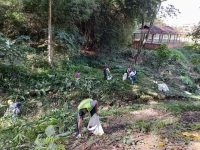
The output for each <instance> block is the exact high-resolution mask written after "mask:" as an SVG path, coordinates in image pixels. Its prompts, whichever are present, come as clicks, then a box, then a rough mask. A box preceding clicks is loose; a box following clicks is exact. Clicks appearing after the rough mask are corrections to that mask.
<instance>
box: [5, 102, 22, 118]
mask: <svg viewBox="0 0 200 150" xmlns="http://www.w3.org/2000/svg"><path fill="white" fill-rule="evenodd" d="M8 105H9V110H11V111H12V112H13V117H16V116H17V115H21V109H20V107H21V103H20V102H13V101H12V100H8Z"/></svg>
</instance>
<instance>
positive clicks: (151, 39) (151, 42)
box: [151, 34, 154, 43]
mask: <svg viewBox="0 0 200 150" xmlns="http://www.w3.org/2000/svg"><path fill="white" fill-rule="evenodd" d="M153 38H154V34H152V38H151V43H153Z"/></svg>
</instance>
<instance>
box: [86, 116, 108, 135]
mask: <svg viewBox="0 0 200 150" xmlns="http://www.w3.org/2000/svg"><path fill="white" fill-rule="evenodd" d="M87 129H88V130H89V131H91V132H92V133H93V134H95V135H102V134H103V133H104V131H103V128H102V126H101V123H100V120H99V116H97V114H94V115H93V116H92V117H91V118H90V120H89V123H88V126H87Z"/></svg>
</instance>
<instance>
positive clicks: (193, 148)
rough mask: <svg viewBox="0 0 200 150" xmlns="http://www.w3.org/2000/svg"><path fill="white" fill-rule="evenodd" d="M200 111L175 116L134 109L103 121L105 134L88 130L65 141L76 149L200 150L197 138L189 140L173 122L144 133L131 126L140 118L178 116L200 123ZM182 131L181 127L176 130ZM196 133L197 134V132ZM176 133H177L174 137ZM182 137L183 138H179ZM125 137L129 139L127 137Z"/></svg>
mask: <svg viewBox="0 0 200 150" xmlns="http://www.w3.org/2000/svg"><path fill="white" fill-rule="evenodd" d="M199 116H200V111H195V112H192V111H189V112H185V113H182V114H181V115H178V116H174V115H172V114H171V113H169V112H165V111H161V110H158V109H152V108H150V109H145V110H138V111H131V112H130V113H129V114H123V115H119V116H117V117H113V116H108V117H106V118H107V121H106V122H102V126H103V128H104V131H105V134H104V135H103V136H94V135H92V134H91V133H89V132H86V133H84V135H83V138H80V139H74V140H71V141H70V142H69V143H67V144H66V147H67V149H71V150H72V149H73V150H97V149H98V150H107V149H109V150H144V149H145V150H155V149H158V150H200V145H199V141H198V140H193V141H190V142H188V141H186V140H185V137H184V136H183V135H181V134H180V133H178V132H177V133H176V130H173V128H175V127H174V126H175V125H174V124H170V123H169V124H168V125H167V126H165V127H164V128H161V129H158V132H156V133H154V132H144V131H140V130H138V129H131V130H129V132H127V129H129V128H128V127H129V126H130V125H131V124H133V123H134V122H136V121H138V120H143V121H145V122H147V123H148V122H150V121H152V120H155V121H156V120H157V121H158V120H165V119H166V118H168V119H169V118H170V119H171V121H172V123H173V120H175V119H178V122H179V123H182V124H187V123H188V124H189V123H191V122H200V117H199ZM177 130H179V129H177ZM195 133H196V134H199V135H200V133H197V132H195ZM174 135H176V136H174ZM181 138H183V139H184V140H182V141H181V140H179V139H181ZM124 139H126V140H124Z"/></svg>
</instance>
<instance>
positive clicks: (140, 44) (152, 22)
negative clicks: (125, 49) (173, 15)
mask: <svg viewBox="0 0 200 150" xmlns="http://www.w3.org/2000/svg"><path fill="white" fill-rule="evenodd" d="M160 6H161V2H160V3H159V5H158V7H157V9H156V10H155V11H154V13H153V15H152V18H151V22H150V25H149V30H148V32H147V34H146V36H145V38H144V36H143V31H142V30H143V28H144V17H143V15H142V25H141V36H140V42H139V46H138V51H137V54H136V55H135V56H134V57H133V58H134V59H135V64H136V63H137V59H138V56H139V55H140V53H141V51H142V48H143V47H144V45H145V43H146V41H147V40H148V38H149V35H150V32H151V29H152V26H153V24H154V20H155V18H156V15H157V13H158V11H159V10H160Z"/></svg>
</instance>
